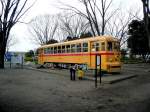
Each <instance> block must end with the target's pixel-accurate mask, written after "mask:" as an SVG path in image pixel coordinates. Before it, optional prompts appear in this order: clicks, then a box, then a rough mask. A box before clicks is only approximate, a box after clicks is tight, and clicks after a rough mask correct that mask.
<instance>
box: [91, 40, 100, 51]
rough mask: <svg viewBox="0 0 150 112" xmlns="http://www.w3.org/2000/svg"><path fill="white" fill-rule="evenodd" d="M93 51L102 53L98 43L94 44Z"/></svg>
mask: <svg viewBox="0 0 150 112" xmlns="http://www.w3.org/2000/svg"><path fill="white" fill-rule="evenodd" d="M92 51H93V52H94V51H100V44H99V43H98V42H94V43H93V44H92Z"/></svg>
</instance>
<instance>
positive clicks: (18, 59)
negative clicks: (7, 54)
mask: <svg viewBox="0 0 150 112" xmlns="http://www.w3.org/2000/svg"><path fill="white" fill-rule="evenodd" d="M11 63H14V64H16V63H18V64H22V63H23V56H22V55H21V54H14V55H12V56H11Z"/></svg>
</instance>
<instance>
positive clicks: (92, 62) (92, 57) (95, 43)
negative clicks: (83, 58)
mask: <svg viewBox="0 0 150 112" xmlns="http://www.w3.org/2000/svg"><path fill="white" fill-rule="evenodd" d="M90 50H91V51H90V66H91V67H92V68H95V55H96V54H97V53H98V52H99V51H100V42H99V41H91V43H90Z"/></svg>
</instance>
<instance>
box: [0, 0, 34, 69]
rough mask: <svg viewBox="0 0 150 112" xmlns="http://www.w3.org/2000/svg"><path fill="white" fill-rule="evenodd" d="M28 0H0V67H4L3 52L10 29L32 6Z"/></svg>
mask: <svg viewBox="0 0 150 112" xmlns="http://www.w3.org/2000/svg"><path fill="white" fill-rule="evenodd" d="M27 2H28V0H0V68H4V54H5V52H6V45H7V40H8V37H9V33H10V30H11V29H12V27H13V26H14V25H15V24H16V23H17V22H18V21H19V20H20V18H21V17H22V16H23V15H24V14H25V13H26V12H27V11H28V10H29V9H30V8H31V7H32V5H33V4H32V5H31V6H29V7H28V8H26V4H27Z"/></svg>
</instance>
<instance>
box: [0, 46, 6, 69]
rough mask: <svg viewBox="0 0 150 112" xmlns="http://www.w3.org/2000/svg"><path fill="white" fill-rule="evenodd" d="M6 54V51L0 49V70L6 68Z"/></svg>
mask: <svg viewBox="0 0 150 112" xmlns="http://www.w3.org/2000/svg"><path fill="white" fill-rule="evenodd" d="M4 54H5V50H4V49H3V48H0V69H3V68H4Z"/></svg>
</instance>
